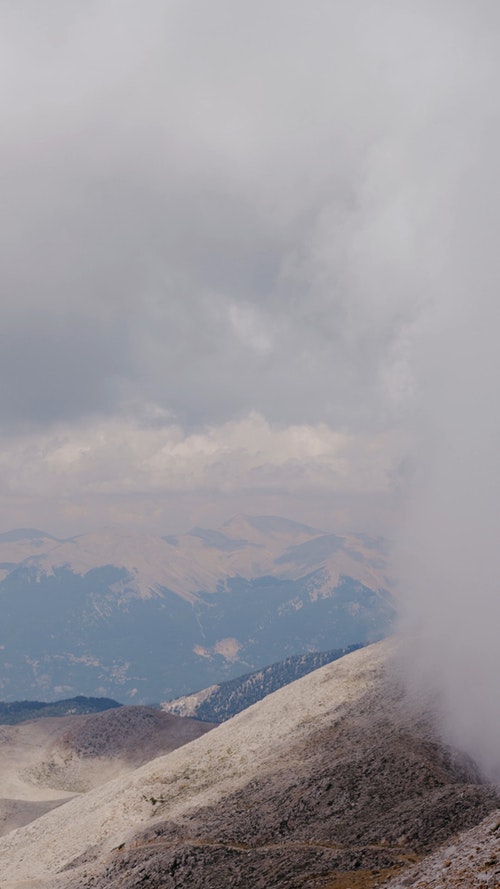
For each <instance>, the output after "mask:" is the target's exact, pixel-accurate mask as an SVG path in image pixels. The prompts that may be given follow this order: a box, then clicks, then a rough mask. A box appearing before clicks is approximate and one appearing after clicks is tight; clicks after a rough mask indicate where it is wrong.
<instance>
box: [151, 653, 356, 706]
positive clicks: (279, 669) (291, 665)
mask: <svg viewBox="0 0 500 889" xmlns="http://www.w3.org/2000/svg"><path fill="white" fill-rule="evenodd" d="M357 648H361V646H360V645H350V646H348V647H347V648H336V649H334V650H333V651H322V652H319V651H316V652H309V653H308V654H300V655H295V656H294V657H290V658H286V659H285V660H284V661H279V662H278V663H276V664H270V665H269V666H268V667H263V668H262V670H257V671H256V672H254V673H246V674H245V675H243V676H238V677H237V678H236V679H230V680H228V682H222V683H221V684H220V685H212V686H210V687H209V688H204V689H202V690H201V691H199V692H195V694H192V695H187V696H186V697H183V698H177V700H175V701H169V702H166V703H164V704H162V710H164V711H165V713H175V714H176V715H177V716H190V717H194V718H195V719H201V720H202V721H206V722H212V723H220V722H225V721H226V720H227V719H231V718H232V717H233V716H236V714H237V713H241V711H242V710H246V708H247V707H251V705H252V704H256V703H257V701H261V700H262V698H264V697H266V695H269V694H271V693H272V692H273V691H277V690H278V688H283V686H285V685H289V684H290V683H291V682H295V680H296V679H300V678H301V677H302V676H306V675H307V674H308V673H312V671H313V670H318V669H319V668H320V667H323V666H324V665H325V664H330V663H331V662H332V661H336V660H338V659H339V658H341V657H344V655H346V654H349V653H350V652H351V651H355V650H356V649H357Z"/></svg>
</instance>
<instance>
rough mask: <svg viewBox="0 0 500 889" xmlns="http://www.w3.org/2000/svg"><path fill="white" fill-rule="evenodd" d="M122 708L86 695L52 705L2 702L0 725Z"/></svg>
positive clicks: (35, 702) (55, 702)
mask: <svg viewBox="0 0 500 889" xmlns="http://www.w3.org/2000/svg"><path fill="white" fill-rule="evenodd" d="M122 706H123V705H122V704H120V703H119V702H118V701H114V700H113V699H112V698H87V697H85V696H84V695H77V696H76V697H74V698H66V699H65V700H64V701H52V702H50V703H47V702H46V701H11V702H10V703H6V702H5V701H0V725H17V724H18V723H19V722H28V721H29V720H31V719H40V718H41V717H45V716H76V715H82V714H87V713H102V712H103V711H104V710H112V709H115V708H117V707H122Z"/></svg>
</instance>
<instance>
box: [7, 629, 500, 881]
mask: <svg viewBox="0 0 500 889" xmlns="http://www.w3.org/2000/svg"><path fill="white" fill-rule="evenodd" d="M394 653H395V642H394V641H393V640H387V641H385V642H383V643H379V644H377V645H373V646H369V647H367V648H363V649H360V650H358V651H355V652H353V653H352V654H349V655H347V656H345V657H343V658H341V659H340V660H337V661H334V662H333V663H331V664H327V665H326V666H324V667H322V668H320V669H319V670H316V671H314V672H313V673H309V674H308V675H307V676H305V677H303V678H302V679H299V680H297V681H296V682H294V683H292V684H291V685H288V686H286V687H285V688H282V689H280V690H279V691H276V692H274V693H273V694H271V695H269V696H268V697H266V698H264V699H263V700H262V701H259V702H258V703H257V704H255V705H253V706H252V707H250V708H249V709H247V710H245V711H243V712H242V713H240V714H239V715H238V716H235V717H234V718H233V719H230V720H229V721H228V722H225V723H223V724H221V725H219V726H218V727H217V728H214V729H212V730H211V731H210V732H208V733H207V734H205V735H204V736H202V737H199V738H197V739H196V740H194V741H192V742H191V743H189V744H186V745H185V746H183V747H180V748H178V749H176V750H174V751H172V752H171V753H169V754H167V755H166V756H161V757H159V758H156V759H153V760H151V761H150V762H147V763H146V764H144V765H143V766H142V767H140V768H138V769H136V770H134V771H132V772H128V773H127V774H125V775H121V776H120V775H118V776H117V777H116V778H115V779H114V780H111V781H108V782H106V783H104V784H102V786H99V787H96V786H94V789H90V790H88V791H87V792H86V793H80V794H79V795H78V796H76V797H75V798H73V799H70V800H68V801H67V802H64V803H63V804H62V805H59V807H58V808H56V809H54V810H52V811H50V812H47V813H46V814H44V815H43V816H42V817H39V818H37V819H36V820H34V821H33V822H32V823H30V824H29V825H27V826H25V827H20V828H18V829H17V830H14V831H12V832H11V833H9V834H7V835H5V836H4V837H2V838H0V873H1V875H2V876H1V882H0V886H1V887H2V889H21V886H25V885H32V886H34V887H35V886H36V889H112V887H116V886H120V887H121V889H139V887H143V886H148V889H188V887H189V889H220V887H221V886H224V887H228V889H236V887H247V886H248V887H250V886H251V887H252V889H254V887H255V889H264V887H266V889H267V887H270V886H276V887H287V889H300V887H306V886H307V887H308V889H320V887H323V889H325V887H335V889H346V887H354V889H371V887H376V886H378V887H381V886H387V887H388V886H391V887H392V889H396V887H398V889H401V887H403V886H406V887H407V886H415V887H419V889H422V887H424V886H426V887H430V886H437V885H442V886H447V887H450V886H457V887H463V889H476V887H479V886H481V887H483V889H484V887H487V886H489V887H494V886H496V885H498V877H499V876H500V864H499V859H498V829H499V824H500V809H499V805H500V797H499V793H498V789H495V788H494V787H492V786H490V785H488V784H487V783H485V782H484V780H483V779H482V776H481V775H480V773H479V771H478V769H477V767H476V766H475V764H474V763H473V762H472V761H471V760H470V759H469V758H468V757H467V756H466V755H465V754H463V753H462V752H461V751H459V750H457V749H454V748H451V747H449V746H447V745H445V744H444V743H443V742H442V741H441V739H440V736H439V728H438V723H437V722H436V720H437V716H436V713H435V712H434V709H433V707H431V706H430V704H429V702H428V701H427V700H426V699H425V697H422V696H417V695H416V694H415V693H412V692H410V691H408V690H405V688H404V687H403V686H402V685H401V682H400V680H399V677H398V670H397V662H395V660H394ZM110 712H111V714H112V716H114V715H115V714H116V715H117V716H118V715H120V714H121V712H122V710H117V711H110ZM156 712H157V711H156ZM163 715H166V714H163ZM104 717H106V714H101V715H100V716H99V717H93V718H95V719H102V718H104ZM74 718H75V719H80V717H74ZM171 718H173V717H171ZM35 725H39V723H35ZM19 728H21V727H19ZM23 728H24V727H23ZM470 831H472V833H470ZM469 856H470V857H469ZM474 867H476V868H477V870H476V871H474V870H473V868H474ZM460 869H461V871H462V872H461V871H460ZM465 873H467V881H464V879H465V878H464V879H463V874H465ZM429 874H430V875H432V874H434V875H435V876H437V875H438V874H439V879H440V880H441V882H440V883H438V882H427V883H426V882H425V879H427V875H429ZM447 874H448V875H451V874H453V878H454V879H455V878H456V882H446V875H447ZM433 879H434V878H433ZM495 881H496V882H495Z"/></svg>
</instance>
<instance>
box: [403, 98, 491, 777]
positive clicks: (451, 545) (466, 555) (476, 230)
mask: <svg viewBox="0 0 500 889" xmlns="http://www.w3.org/2000/svg"><path fill="white" fill-rule="evenodd" d="M485 96H486V92H483V91H478V93H477V103H478V104H477V106H476V110H475V111H474V110H473V109H472V106H469V107H466V106H463V111H464V116H463V121H462V128H461V134H462V146H463V145H464V144H465V139H467V140H468V146H469V154H468V160H467V162H466V164H464V166H463V168H462V170H458V169H456V171H455V173H454V174H453V175H451V176H448V177H446V176H445V173H444V171H443V182H444V183H445V187H444V190H443V191H442V193H441V199H440V207H441V209H440V213H439V214H437V215H436V217H435V219H434V221H433V223H432V225H433V233H434V235H435V238H436V242H437V243H438V244H439V247H440V250H439V254H436V256H435V260H434V262H433V264H432V267H431V271H432V276H431V277H430V280H429V285H430V286H429V290H428V294H429V303H428V310H427V314H426V319H425V321H424V319H423V317H422V324H421V327H420V330H419V333H418V336H416V338H415V340H414V343H413V346H414V352H413V368H414V381H415V389H414V392H415V396H414V400H413V404H412V407H411V410H410V411H409V414H408V417H407V422H408V429H409V433H410V435H409V437H410V439H411V441H412V447H411V457H410V459H409V461H408V467H409V468H408V488H407V492H406V493H407V506H406V517H405V521H404V522H403V525H402V528H401V530H400V533H399V535H398V544H397V547H396V562H397V572H398V574H399V584H400V590H401V595H402V619H401V628H402V632H403V634H404V636H405V667H406V669H407V671H408V673H409V676H410V679H411V681H414V682H416V683H417V684H418V685H419V686H421V687H424V688H425V689H426V690H427V691H428V692H430V693H431V694H434V695H435V696H436V698H437V703H438V705H439V709H440V712H441V713H442V727H443V732H444V735H445V737H446V738H447V740H449V741H450V742H452V743H454V744H457V745H458V746H460V747H461V748H462V749H464V750H466V751H467V752H468V753H470V754H471V755H472V756H473V757H474V758H475V759H476V761H477V762H478V763H479V764H480V765H481V766H482V768H483V769H484V770H485V772H486V773H487V774H488V775H489V776H490V777H493V778H496V779H498V778H499V777H500V704H499V696H498V676H499V675H500V646H499V643H498V628H499V625H500V590H499V587H500V582H499V570H498V553H499V540H500V513H499V504H500V473H499V454H500V411H499V406H498V380H499V376H500V352H499V348H498V345H499V334H500V307H499V302H498V281H499V272H500V268H499V255H498V246H497V243H496V233H497V232H498V231H499V230H500V201H499V197H500V194H499V187H498V177H497V171H496V166H497V162H496V159H495V155H497V150H498V136H499V128H498V123H493V121H492V118H491V107H488V108H486V104H487V103H486V102H485ZM471 128H472V129H471ZM457 141H458V140H457ZM455 160H456V154H455ZM452 163H453V162H452Z"/></svg>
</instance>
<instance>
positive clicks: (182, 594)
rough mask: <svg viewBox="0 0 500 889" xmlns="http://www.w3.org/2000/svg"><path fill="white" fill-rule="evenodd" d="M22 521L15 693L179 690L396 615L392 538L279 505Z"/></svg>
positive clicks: (5, 686) (7, 623) (4, 637)
mask: <svg viewBox="0 0 500 889" xmlns="http://www.w3.org/2000/svg"><path fill="white" fill-rule="evenodd" d="M23 533H25V532H19V534H17V533H13V535H7V537H8V539H7V540H5V541H4V548H5V552H4V555H5V557H6V558H7V556H9V549H8V548H9V547H14V548H15V547H17V548H18V547H19V546H25V547H26V548H27V550H29V551H30V552H31V553H32V554H31V555H30V556H29V557H28V558H22V559H21V560H20V561H18V562H16V563H10V562H7V561H6V562H5V563H4V564H5V565H10V568H5V572H6V574H5V576H4V579H3V580H2V581H1V582H0V609H1V613H2V623H1V626H0V696H1V697H2V698H3V699H5V700H12V699H20V698H44V699H45V700H50V699H57V698H61V697H72V696H75V695H77V694H84V695H87V696H91V697H112V698H116V699H117V700H122V701H126V702H132V703H150V702H152V701H160V700H166V699H168V698H172V697H178V696H180V695H183V694H187V693H190V692H192V691H193V690H194V689H196V688H200V687H204V686H207V685H210V684H213V683H219V682H221V681H224V680H227V679H231V678H234V677H236V676H238V675H241V674H242V673H247V672H249V671H252V670H255V669H258V668H260V667H262V666H265V665H266V664H269V663H272V662H275V661H279V660H282V659H284V658H286V657H289V656H292V655H296V654H302V653H303V652H305V651H306V652H310V651H325V650H328V649H332V648H344V647H346V646H347V645H350V644H352V643H356V642H370V641H375V640H377V639H380V638H382V637H383V636H384V635H386V634H387V633H388V632H389V631H390V629H391V627H392V623H393V620H394V616H395V602H394V599H393V596H392V594H391V592H390V590H389V585H388V580H387V571H386V564H385V554H384V547H383V544H382V543H381V541H378V540H374V539H368V538H366V537H363V536H362V535H353V534H350V535H343V536H337V535H333V534H325V533H324V532H322V531H319V530H317V529H314V528H309V527H308V526H304V525H300V524H297V523H295V522H290V521H288V520H286V519H281V518H278V517H275V516H258V517H257V516H237V517H235V518H234V519H232V520H231V521H230V522H228V523H226V524H225V525H223V526H222V528H221V529H219V530H217V531H210V530H206V529H201V528H194V529H193V530H192V531H191V532H189V533H188V534H184V535H180V536H179V537H171V538H161V537H152V536H146V535H133V534H123V533H118V532H116V531H113V530H110V529H107V530H105V531H103V532H100V533H93V534H85V535H82V536H81V537H77V538H73V539H71V540H66V541H55V540H54V539H48V538H46V537H44V535H43V534H42V532H37V533H36V534H34V532H26V534H27V535H28V536H27V538H26V540H24V538H23ZM11 536H12V539H11ZM0 543H1V541H0ZM33 547H36V548H37V549H36V552H37V554H36V555H34V554H33ZM15 552H17V550H12V552H10V556H9V557H10V558H14V555H15Z"/></svg>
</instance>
